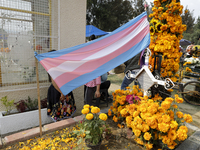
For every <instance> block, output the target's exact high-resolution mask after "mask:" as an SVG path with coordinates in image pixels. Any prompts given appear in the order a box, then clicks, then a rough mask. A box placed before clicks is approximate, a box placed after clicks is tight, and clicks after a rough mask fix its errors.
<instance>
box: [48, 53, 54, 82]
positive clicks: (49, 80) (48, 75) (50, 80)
mask: <svg viewBox="0 0 200 150" xmlns="http://www.w3.org/2000/svg"><path fill="white" fill-rule="evenodd" d="M54 51H56V50H55V49H52V50H50V51H49V52H54ZM47 74H48V78H49V82H51V76H50V75H49V73H48V72H47Z"/></svg>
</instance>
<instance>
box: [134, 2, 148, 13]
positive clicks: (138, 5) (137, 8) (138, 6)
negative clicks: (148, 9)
mask: <svg viewBox="0 0 200 150" xmlns="http://www.w3.org/2000/svg"><path fill="white" fill-rule="evenodd" d="M144 1H145V0H134V1H133V8H134V16H138V15H140V14H141V13H143V12H144V11H145V7H144Z"/></svg>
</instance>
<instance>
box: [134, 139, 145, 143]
mask: <svg viewBox="0 0 200 150" xmlns="http://www.w3.org/2000/svg"><path fill="white" fill-rule="evenodd" d="M135 141H136V142H137V143H138V144H140V145H143V144H144V142H143V141H142V140H141V139H140V138H136V139H135Z"/></svg>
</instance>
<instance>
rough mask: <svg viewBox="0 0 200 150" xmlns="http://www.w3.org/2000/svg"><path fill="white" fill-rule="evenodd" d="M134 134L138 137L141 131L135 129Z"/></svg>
mask: <svg viewBox="0 0 200 150" xmlns="http://www.w3.org/2000/svg"><path fill="white" fill-rule="evenodd" d="M134 134H135V136H136V137H139V136H140V135H141V131H140V130H139V129H135V130H134Z"/></svg>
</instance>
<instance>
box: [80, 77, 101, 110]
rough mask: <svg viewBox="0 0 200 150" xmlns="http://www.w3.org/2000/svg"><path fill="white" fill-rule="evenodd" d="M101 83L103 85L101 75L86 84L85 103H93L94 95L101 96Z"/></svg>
mask: <svg viewBox="0 0 200 150" xmlns="http://www.w3.org/2000/svg"><path fill="white" fill-rule="evenodd" d="M100 85H101V76H99V77H97V78H95V79H93V80H92V81H90V82H88V83H86V84H85V86H84V103H85V104H89V105H90V106H91V105H92V99H93V98H94V96H95V97H96V98H99V97H100V96H101V93H100Z"/></svg>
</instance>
